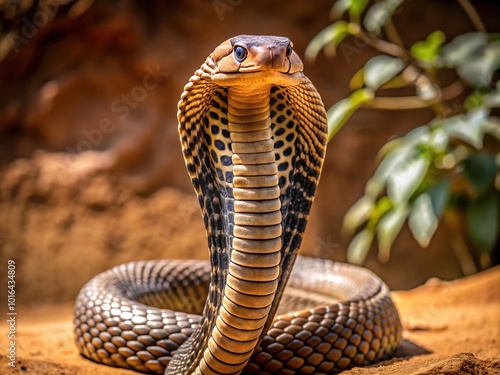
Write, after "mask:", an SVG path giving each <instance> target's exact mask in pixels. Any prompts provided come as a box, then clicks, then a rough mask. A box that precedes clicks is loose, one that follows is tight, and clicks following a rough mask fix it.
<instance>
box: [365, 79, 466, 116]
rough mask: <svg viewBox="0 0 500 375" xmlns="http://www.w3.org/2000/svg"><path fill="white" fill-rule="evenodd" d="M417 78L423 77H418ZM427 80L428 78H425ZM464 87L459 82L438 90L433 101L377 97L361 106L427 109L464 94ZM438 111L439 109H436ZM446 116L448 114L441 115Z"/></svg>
mask: <svg viewBox="0 0 500 375" xmlns="http://www.w3.org/2000/svg"><path fill="white" fill-rule="evenodd" d="M419 77H425V75H420V76H419ZM426 78H427V79H428V77H426ZM464 89H465V86H464V85H463V83H462V82H461V81H460V80H457V81H455V82H453V83H452V84H451V85H449V86H447V87H445V88H443V89H441V90H440V95H438V96H436V98H434V99H433V100H422V99H421V98H419V97H418V96H399V97H388V96H378V97H375V98H373V99H370V100H369V101H367V102H365V103H364V104H363V105H365V106H367V107H371V108H377V109H385V110H404V109H420V108H428V107H430V106H433V105H436V104H439V103H442V102H445V101H448V100H451V99H453V98H455V97H456V96H458V95H461V94H462V93H463V92H464ZM438 110H440V109H438ZM442 115H444V116H446V115H449V113H443V114H442Z"/></svg>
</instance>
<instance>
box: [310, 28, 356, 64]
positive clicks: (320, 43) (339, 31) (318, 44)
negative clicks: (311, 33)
mask: <svg viewBox="0 0 500 375" xmlns="http://www.w3.org/2000/svg"><path fill="white" fill-rule="evenodd" d="M352 31H353V28H352V26H350V24H348V23H347V22H345V21H338V22H335V23H333V24H331V25H328V26H327V27H325V28H324V29H323V30H322V31H320V33H319V34H318V35H316V36H315V37H314V38H313V39H312V40H311V42H310V43H309V45H308V46H307V48H306V51H305V57H306V59H307V60H308V61H314V60H315V59H316V57H317V56H318V53H319V51H321V50H322V49H323V48H325V46H326V45H328V44H330V43H333V45H334V47H337V46H338V45H339V43H340V42H342V41H343V40H344V38H345V37H346V36H347V35H349V34H350V33H351V32H352Z"/></svg>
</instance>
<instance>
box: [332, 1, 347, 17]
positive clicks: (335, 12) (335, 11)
mask: <svg viewBox="0 0 500 375" xmlns="http://www.w3.org/2000/svg"><path fill="white" fill-rule="evenodd" d="M350 6H351V0H337V1H336V2H335V3H334V4H333V7H332V9H331V10H330V18H331V19H333V20H335V19H338V18H340V17H342V15H343V14H344V13H345V12H346V11H347V10H348V9H349V7H350Z"/></svg>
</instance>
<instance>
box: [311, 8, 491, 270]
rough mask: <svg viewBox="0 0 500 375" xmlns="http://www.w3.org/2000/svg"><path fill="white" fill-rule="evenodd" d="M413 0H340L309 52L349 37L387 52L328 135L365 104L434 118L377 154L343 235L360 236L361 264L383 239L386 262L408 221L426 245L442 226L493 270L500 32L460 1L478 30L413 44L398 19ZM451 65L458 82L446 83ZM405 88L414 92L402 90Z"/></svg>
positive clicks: (367, 70)
mask: <svg viewBox="0 0 500 375" xmlns="http://www.w3.org/2000/svg"><path fill="white" fill-rule="evenodd" d="M407 3H408V2H407V1H403V0H380V1H376V2H370V1H367V0H338V1H336V2H335V4H334V6H333V8H332V9H331V13H330V16H331V18H332V19H333V20H336V21H335V22H334V23H332V24H331V25H329V26H327V27H326V28H325V29H324V30H322V31H321V32H320V33H319V34H318V35H317V36H315V37H314V38H313V39H312V41H311V42H310V44H309V46H308V47H307V50H306V52H305V54H306V58H308V59H309V60H312V61H313V60H314V59H315V58H316V57H317V55H318V53H319V52H320V51H322V50H323V51H324V53H325V54H327V55H328V56H335V53H336V51H337V49H338V48H339V47H342V42H343V40H344V39H345V38H346V37H347V36H348V35H351V36H354V37H355V38H357V39H358V40H359V41H361V42H362V43H364V44H366V45H369V46H371V47H373V48H374V49H376V50H377V51H378V52H379V53H380V54H378V55H377V56H374V57H372V58H370V59H369V60H368V61H366V63H365V65H364V67H363V68H361V69H360V70H359V71H358V72H357V73H356V74H355V75H354V76H353V77H352V79H351V81H350V89H351V90H352V93H351V95H350V96H349V97H347V98H346V99H342V100H340V101H339V102H337V103H336V104H334V105H333V106H332V107H331V108H330V109H329V110H328V127H329V138H330V139H332V138H333V137H334V136H335V134H336V133H337V132H338V131H339V130H340V129H341V128H342V126H344V125H345V123H346V122H348V120H349V118H350V117H351V115H352V114H353V113H354V112H355V111H356V109H358V108H359V107H363V106H367V107H371V108H375V109H380V110H399V111H402V110H412V109H417V108H430V109H432V111H433V112H434V114H435V118H434V119H432V120H431V121H430V122H429V123H427V124H423V125H422V126H420V127H417V128H415V129H413V130H412V131H410V132H409V133H407V134H406V135H404V136H403V137H399V138H396V139H392V140H389V141H388V142H387V143H386V144H385V145H384V146H383V147H382V148H381V150H380V151H379V153H378V158H377V165H378V166H377V169H376V171H375V173H374V174H373V176H372V177H371V178H370V179H369V180H368V181H367V182H366V185H365V191H364V195H363V196H362V197H361V198H360V199H359V200H358V201H357V202H356V203H354V205H353V206H352V207H351V208H350V209H349V210H348V211H347V213H346V214H345V216H344V220H343V225H342V231H343V233H344V235H345V236H347V237H351V238H352V240H351V241H350V245H349V247H348V250H347V259H348V260H349V261H350V262H353V263H363V262H364V260H365V258H366V256H367V253H368V251H369V249H370V247H371V244H372V242H373V241H376V243H377V245H378V259H379V260H380V261H382V262H386V261H387V260H388V259H389V256H390V250H391V247H392V245H393V243H394V240H395V239H396V237H397V236H398V234H399V232H400V231H401V229H402V227H403V224H404V223H405V222H407V224H408V226H409V228H410V231H411V233H412V235H413V237H414V238H415V240H416V241H417V242H418V244H419V245H420V246H421V247H423V248H425V247H427V246H428V245H429V243H430V241H431V239H432V237H433V235H434V233H435V232H436V230H437V228H438V226H439V225H440V224H441V225H445V226H446V227H447V229H448V230H449V233H450V235H449V237H448V238H449V241H450V245H451V247H452V248H453V250H454V252H455V255H456V257H457V259H458V261H459V262H460V265H461V268H462V271H463V272H464V274H471V273H474V272H476V271H477V269H478V268H479V269H481V268H486V267H489V266H490V265H491V255H492V253H493V251H494V250H495V248H496V250H498V246H499V236H500V220H499V216H500V194H499V192H500V117H498V115H499V112H498V109H499V108H500V82H499V77H500V74H499V73H500V34H496V33H488V32H487V30H486V28H485V26H484V24H483V21H482V20H481V17H480V16H479V14H478V13H477V11H476V10H475V8H474V6H473V5H472V4H471V3H470V2H469V1H468V0H458V3H459V4H460V5H461V7H462V8H463V11H464V12H465V13H466V14H467V16H468V17H469V19H470V21H471V23H472V24H473V25H474V27H475V28H476V30H477V31H475V32H468V33H464V34H461V35H458V36H456V37H454V38H453V39H452V40H448V38H447V36H446V34H445V33H444V32H443V31H441V30H436V31H434V32H432V33H431V34H430V35H429V36H428V37H427V38H426V39H425V40H421V41H417V42H415V43H413V44H411V45H410V46H408V45H406V44H405V42H404V40H405V35H404V34H400V32H399V30H398V29H397V27H396V26H395V25H394V23H393V18H394V17H397V13H398V12H399V11H400V10H401V8H403V7H405V6H406V4H407ZM342 17H344V18H345V19H341V18H342ZM445 19H446V17H443V21H444V20H445ZM450 71H451V72H452V73H453V75H454V80H453V82H452V83H449V84H446V85H445V84H443V79H442V77H443V74H445V73H446V74H449V73H450ZM404 87H411V88H412V91H413V93H412V95H410V96H408V95H404V94H401V93H398V92H397V91H395V90H394V89H399V88H404ZM467 240H469V241H467ZM468 243H470V244H471V245H472V246H468V245H467V244H468ZM473 253H475V254H473ZM474 255H476V256H474ZM475 260H476V261H475Z"/></svg>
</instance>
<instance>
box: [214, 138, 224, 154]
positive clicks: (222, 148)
mask: <svg viewBox="0 0 500 375" xmlns="http://www.w3.org/2000/svg"><path fill="white" fill-rule="evenodd" d="M214 145H215V147H217V148H218V149H219V150H221V151H224V150H225V149H226V145H225V144H224V142H222V141H221V140H220V139H217V140H216V141H215V143H214Z"/></svg>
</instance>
